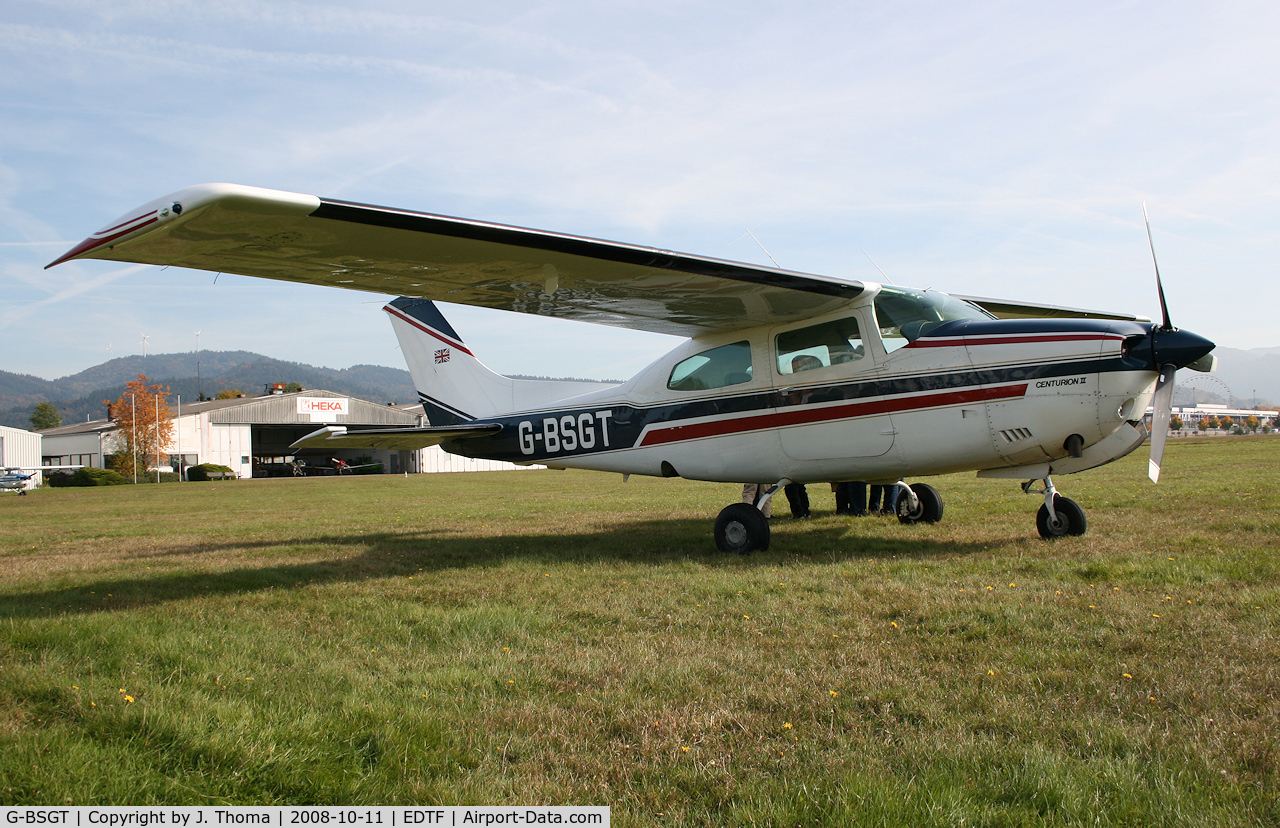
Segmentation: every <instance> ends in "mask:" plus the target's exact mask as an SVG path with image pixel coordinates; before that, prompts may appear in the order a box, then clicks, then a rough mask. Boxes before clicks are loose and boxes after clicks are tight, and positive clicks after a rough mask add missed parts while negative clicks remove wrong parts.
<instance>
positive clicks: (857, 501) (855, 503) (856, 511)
mask: <svg viewBox="0 0 1280 828" xmlns="http://www.w3.org/2000/svg"><path fill="white" fill-rule="evenodd" d="M850 485H852V486H853V499H852V503H851V504H850V505H851V507H852V509H853V511H852V513H851V514H852V515H853V516H854V517H862V516H863V515H865V514H866V513H867V484H866V483H863V482H862V481H860V480H859V481H856V482H854V483H852V484H850Z"/></svg>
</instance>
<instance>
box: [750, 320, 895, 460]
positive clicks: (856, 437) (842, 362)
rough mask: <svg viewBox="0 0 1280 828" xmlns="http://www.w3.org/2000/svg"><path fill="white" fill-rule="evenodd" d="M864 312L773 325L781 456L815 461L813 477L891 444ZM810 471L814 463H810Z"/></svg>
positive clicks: (885, 449)
mask: <svg viewBox="0 0 1280 828" xmlns="http://www.w3.org/2000/svg"><path fill="white" fill-rule="evenodd" d="M865 330H866V323H865V321H864V319H863V315H862V313H861V312H859V311H853V312H850V313H847V314H845V315H844V316H841V317H839V318H836V319H830V320H827V321H825V322H819V323H817V324H808V325H800V326H797V325H789V326H786V327H780V328H776V329H774V331H773V332H772V336H771V342H770V350H771V356H772V357H773V359H772V370H773V372H774V385H775V387H776V388H777V389H778V392H777V397H776V403H775V411H776V417H777V420H778V424H779V437H780V439H781V441H782V450H783V453H784V454H786V455H787V457H789V458H790V459H792V460H802V461H810V462H816V463H818V464H819V465H818V467H817V470H816V471H815V472H814V475H815V476H818V477H821V476H822V475H823V474H826V473H828V472H829V473H831V474H834V475H837V477H839V476H841V475H843V474H844V473H847V469H848V468H849V466H850V463H849V461H850V460H851V459H857V458H871V457H880V456H882V455H885V454H888V452H889V450H890V449H891V448H893V440H894V431H893V423H892V422H891V421H890V419H889V416H888V415H887V414H885V413H884V412H883V405H882V403H883V399H882V398H883V392H882V389H881V386H880V382H879V380H880V377H879V375H878V372H877V370H876V363H875V356H874V355H873V354H872V351H871V349H870V348H869V347H867V344H866V343H865V342H864V340H863V332H864V331H865ZM810 468H811V469H812V468H813V467H810Z"/></svg>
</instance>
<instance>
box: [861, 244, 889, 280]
mask: <svg viewBox="0 0 1280 828" xmlns="http://www.w3.org/2000/svg"><path fill="white" fill-rule="evenodd" d="M858 249H859V250H861V251H862V255H864V256H866V257H867V261H869V262H871V264H872V265H873V266H874V267H875V269H876V270H878V271H879V272H880V275H881V276H884V280H885V281H886V282H888V283H889V284H891V285H896V284H897V282H895V281H893V280H892V279H890V278H889V276H888V275H887V274H886V273H885V272H884V271H883V270H880V265H878V264H876V260H875V259H873V258H871V254H870V253H868V252H867V251H866V248H863V247H859V248H858Z"/></svg>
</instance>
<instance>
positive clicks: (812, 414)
mask: <svg viewBox="0 0 1280 828" xmlns="http://www.w3.org/2000/svg"><path fill="white" fill-rule="evenodd" d="M1026 392H1027V384H1026V383H1025V382H1024V383H1021V384H1020V385H1005V386H1001V387H998V388H971V389H967V390H964V391H948V392H944V393H940V394H918V395H916V396H912V397H897V398H895V399H889V400H873V401H871V402H859V403H846V404H844V405H832V406H827V407H825V408H806V409H804V410H801V411H776V412H774V413H772V414H760V415H757V416H753V417H738V418H735V419H730V420H712V421H710V422H705V423H694V424H692V425H685V426H672V427H670V428H659V429H654V430H652V431H650V432H649V433H648V434H646V435H645V437H644V439H643V440H641V441H640V445H641V446H657V445H662V444H664V443H675V442H679V441H682V440H697V439H700V438H703V437H723V436H725V435H726V434H734V433H738V432H743V431H759V430H761V429H766V428H785V427H787V426H798V425H813V424H815V423H821V422H829V421H831V420H847V419H852V418H854V417H870V416H873V415H875V414H893V413H897V412H901V411H915V410H918V409H921V408H938V407H941V406H947V405H963V404H964V403H977V402H990V401H992V400H1007V399H1012V398H1014V397H1021V396H1023V395H1024V394H1026Z"/></svg>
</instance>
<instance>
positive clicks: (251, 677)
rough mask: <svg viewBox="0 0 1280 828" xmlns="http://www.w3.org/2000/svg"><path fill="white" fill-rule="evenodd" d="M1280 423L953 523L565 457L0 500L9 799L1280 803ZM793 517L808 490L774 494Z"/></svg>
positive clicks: (924, 820) (1139, 815) (879, 809)
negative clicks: (738, 511) (742, 553)
mask: <svg viewBox="0 0 1280 828" xmlns="http://www.w3.org/2000/svg"><path fill="white" fill-rule="evenodd" d="M1278 464H1280V440H1277V439H1268V438H1239V439H1236V438H1219V439H1212V440H1175V441H1173V442H1172V443H1171V445H1170V446H1169V449H1168V452H1167V454H1166V463H1165V476H1164V478H1163V480H1162V482H1161V484H1160V485H1159V486H1158V487H1156V486H1152V485H1151V484H1150V483H1149V482H1148V481H1147V480H1146V477H1145V472H1146V468H1145V467H1146V453H1145V451H1140V452H1138V453H1136V454H1135V455H1133V456H1131V457H1130V458H1127V459H1126V460H1124V461H1121V462H1119V463H1115V464H1112V465H1111V466H1108V467H1105V468H1102V469H1098V470H1095V471H1093V472H1089V473H1086V474H1083V475H1077V476H1074V477H1064V478H1061V479H1059V480H1057V481H1056V482H1057V483H1058V485H1059V486H1060V487H1061V488H1062V489H1063V492H1064V494H1066V495H1068V496H1070V497H1072V498H1074V499H1076V500H1078V501H1079V502H1080V503H1081V504H1082V505H1083V506H1084V507H1085V508H1086V510H1087V512H1088V517H1089V522H1090V529H1089V533H1088V534H1087V535H1085V536H1084V537H1081V538H1070V539H1064V540H1060V541H1057V542H1054V543H1046V542H1044V541H1041V540H1040V539H1039V537H1038V536H1037V535H1036V530H1035V525H1034V513H1035V509H1036V507H1037V505H1038V503H1037V501H1038V498H1035V497H1028V496H1023V495H1022V494H1021V493H1019V492H1018V489H1017V485H1016V483H1015V482H1012V481H979V480H976V479H975V478H973V477H972V476H971V475H964V476H951V477H943V478H938V479H934V480H931V481H930V482H932V483H934V485H936V486H937V487H938V489H939V490H940V491H941V492H942V494H943V496H944V498H945V499H946V514H945V519H944V521H943V522H942V523H940V524H938V525H935V526H923V525H921V526H914V527H907V526H902V525H899V524H898V523H897V522H896V521H895V520H892V519H889V518H863V519H852V520H851V519H848V518H837V517H836V516H834V515H833V514H832V507H833V501H832V498H831V495H830V494H829V493H827V492H825V491H824V490H823V488H822V487H811V489H810V490H811V498H812V500H813V501H814V505H815V509H816V517H815V518H814V519H812V520H808V521H791V520H790V519H789V518H784V517H776V518H775V519H774V521H773V545H772V548H771V549H770V550H769V552H767V553H764V554H755V555H751V556H746V557H738V556H726V555H723V554H720V553H718V552H716V551H715V548H714V545H713V544H712V542H711V536H710V530H711V522H712V520H713V519H714V517H715V514H716V513H717V512H718V511H719V510H720V509H721V508H722V507H723V506H724V505H725V504H727V503H729V502H732V501H733V500H736V499H737V495H738V494H739V490H738V489H737V488H736V487H734V486H729V485H723V484H720V485H715V484H703V483H692V482H687V481H675V480H657V479H645V478H632V479H631V480H630V482H627V483H624V482H622V480H621V478H620V477H618V476H611V475H603V474H589V473H575V472H536V471H527V472H511V473H505V472H503V473H487V474H439V475H417V476H411V477H408V478H405V477H363V478H328V479H325V478H312V479H300V480H261V481H237V482H234V483H208V484H182V485H176V484H175V485H165V486H136V487H134V486H129V487H112V488H101V489H45V490H40V491H37V492H33V493H32V494H31V495H30V496H28V497H16V496H7V497H3V498H0V801H3V802H5V803H9V804H13V803H43V804H60V803H64V802H72V803H75V804H80V805H86V804H95V803H97V804H146V803H166V804H201V803H205V804H215V803H227V804H251V803H268V804H285V803H321V804H345V803H364V804H396V803H422V804H427V803H439V804H452V805H460V804H507V803H519V804H584V805H585V804H598V805H610V806H612V814H613V820H614V824H616V825H622V826H631V825H778V826H782V825H815V824H819V825H822V824H827V825H846V824H847V825H853V824H857V825H903V826H929V825H938V826H951V825H960V824H964V825H990V826H1012V825H1086V824H1087V825H1141V826H1175V825H1176V826H1188V825H1190V826H1200V825H1203V826H1223V825H1278V824H1280V799H1278V797H1280V699H1278V698H1277V694H1278V693H1280V566H1278V563H1277V561H1278V559H1277V553H1278V552H1280V493H1278V491H1277V490H1278V484H1280V465H1278ZM780 506H781V508H780V509H779V511H780V512H785V505H784V504H780Z"/></svg>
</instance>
